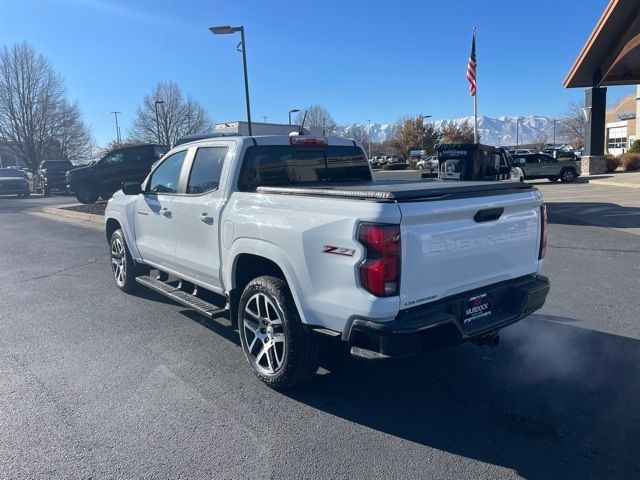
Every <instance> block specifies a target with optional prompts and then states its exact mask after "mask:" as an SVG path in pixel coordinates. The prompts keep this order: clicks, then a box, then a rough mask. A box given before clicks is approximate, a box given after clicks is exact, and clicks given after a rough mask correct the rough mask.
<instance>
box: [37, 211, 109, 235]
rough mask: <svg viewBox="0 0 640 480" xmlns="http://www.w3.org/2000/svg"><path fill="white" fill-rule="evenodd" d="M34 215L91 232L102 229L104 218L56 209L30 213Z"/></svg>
mask: <svg viewBox="0 0 640 480" xmlns="http://www.w3.org/2000/svg"><path fill="white" fill-rule="evenodd" d="M31 213H33V214H34V215H39V216H43V217H49V218H52V217H53V218H52V219H53V220H59V221H63V222H67V223H73V224H75V225H80V226H82V227H86V228H91V229H93V230H103V229H104V216H102V215H94V214H92V213H84V212H74V211H72V210H64V209H62V208H56V207H45V208H43V209H42V210H40V211H34V212H31Z"/></svg>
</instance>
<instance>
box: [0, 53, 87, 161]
mask: <svg viewBox="0 0 640 480" xmlns="http://www.w3.org/2000/svg"><path fill="white" fill-rule="evenodd" d="M0 142H2V143H3V144H4V145H6V146H7V147H8V148H9V149H10V150H11V151H12V152H13V153H14V154H15V155H16V157H18V158H19V159H20V160H21V161H22V162H23V163H25V164H26V165H27V166H28V167H30V168H32V169H36V168H37V166H38V163H40V161H42V160H45V159H56V158H57V159H69V160H77V159H80V158H83V157H84V156H85V155H90V152H91V148H92V144H93V142H92V139H91V134H90V132H89V129H88V128H87V126H86V125H85V124H84V122H83V121H82V115H81V112H80V109H79V108H78V105H77V104H75V103H69V101H68V100H67V99H66V90H65V88H64V83H63V81H62V78H61V77H60V76H59V75H58V74H57V73H56V72H55V71H54V70H53V68H52V67H51V65H50V64H49V62H48V61H47V59H46V58H44V56H42V55H38V54H37V53H36V51H35V50H34V48H33V47H32V46H31V45H29V44H28V43H26V42H22V43H18V44H15V45H14V46H13V47H11V48H8V47H6V46H5V47H3V48H2V50H0Z"/></svg>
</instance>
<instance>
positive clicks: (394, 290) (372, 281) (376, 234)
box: [358, 223, 401, 297]
mask: <svg viewBox="0 0 640 480" xmlns="http://www.w3.org/2000/svg"><path fill="white" fill-rule="evenodd" d="M358 241H359V242H360V243H361V244H362V245H363V246H364V247H365V250H366V255H365V260H364V261H363V262H362V263H361V264H360V283H361V284H362V286H363V287H364V288H365V289H366V290H367V291H369V292H371V293H373V294H374V295H376V296H378V297H390V296H393V295H398V292H399V291H400V260H401V255H400V227H399V226H398V225H376V224H371V223H363V224H361V225H360V228H359V230H358Z"/></svg>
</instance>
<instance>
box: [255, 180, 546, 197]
mask: <svg viewBox="0 0 640 480" xmlns="http://www.w3.org/2000/svg"><path fill="white" fill-rule="evenodd" d="M522 190H536V188H535V187H534V186H533V185H531V184H528V183H523V182H459V181H442V180H435V179H425V180H371V181H361V180H360V181H357V182H339V183H327V184H323V185H322V186H317V187H312V186H303V185H301V186H299V187H298V186H291V187H258V189H257V191H258V192H260V193H276V194H281V195H311V196H320V197H339V198H350V199H358V200H378V201H398V202H402V201H412V200H444V199H452V198H465V197H478V196H484V195H500V194H508V193H515V192H516V191H522Z"/></svg>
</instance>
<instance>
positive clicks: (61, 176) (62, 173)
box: [36, 160, 74, 197]
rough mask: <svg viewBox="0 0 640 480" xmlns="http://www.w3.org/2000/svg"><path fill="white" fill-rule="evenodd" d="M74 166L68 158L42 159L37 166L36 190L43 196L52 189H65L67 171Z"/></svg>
mask: <svg viewBox="0 0 640 480" xmlns="http://www.w3.org/2000/svg"><path fill="white" fill-rule="evenodd" d="M72 168H74V166H73V164H72V163H71V162H70V161H69V160H43V161H42V162H40V165H39V166H38V180H37V187H36V189H37V190H40V191H41V192H42V193H43V194H44V196H45V197H48V196H49V195H51V192H52V191H55V190H58V191H66V190H67V172H68V171H69V170H71V169H72Z"/></svg>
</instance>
